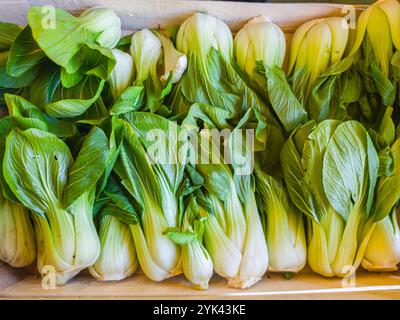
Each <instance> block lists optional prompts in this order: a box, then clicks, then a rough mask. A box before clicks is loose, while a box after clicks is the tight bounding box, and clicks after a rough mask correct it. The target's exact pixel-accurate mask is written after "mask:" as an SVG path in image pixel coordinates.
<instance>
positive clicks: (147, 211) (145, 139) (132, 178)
mask: <svg viewBox="0 0 400 320" xmlns="http://www.w3.org/2000/svg"><path fill="white" fill-rule="evenodd" d="M124 117H125V120H118V119H114V120H113V121H114V123H115V126H118V127H120V128H121V130H122V132H123V134H124V139H123V144H122V147H121V151H120V154H119V156H118V160H117V162H116V165H115V167H114V171H115V172H116V174H117V175H118V177H119V179H120V181H121V184H122V185H123V186H124V188H125V189H126V190H127V191H128V193H129V194H130V196H131V197H132V198H133V199H135V201H136V202H137V204H138V207H139V209H138V210H137V211H136V212H138V213H137V221H140V223H136V224H131V226H130V227H131V231H132V235H133V238H134V241H135V246H136V250H137V254H138V259H139V263H140V266H141V268H142V269H143V271H144V273H145V274H146V275H147V276H148V277H149V278H150V279H152V280H155V281H161V280H163V279H165V278H168V277H171V276H174V275H176V274H179V273H181V265H180V250H179V246H177V245H176V244H175V243H173V242H172V241H171V240H170V239H169V238H168V237H167V235H165V231H166V230H167V229H168V228H169V227H177V225H178V189H179V186H180V184H181V182H182V178H183V170H184V163H185V162H184V160H182V159H179V156H178V153H177V151H178V150H179V148H178V146H179V143H178V136H177V134H178V132H179V128H178V127H177V125H176V124H174V123H173V122H171V121H169V120H167V119H165V118H162V117H160V116H156V115H154V114H149V113H141V112H135V113H127V114H125V116H124ZM181 161H183V162H181Z"/></svg>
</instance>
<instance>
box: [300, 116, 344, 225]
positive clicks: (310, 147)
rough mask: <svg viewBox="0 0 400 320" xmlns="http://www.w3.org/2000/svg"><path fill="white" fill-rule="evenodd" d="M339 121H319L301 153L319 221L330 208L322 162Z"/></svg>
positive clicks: (305, 176)
mask: <svg viewBox="0 0 400 320" xmlns="http://www.w3.org/2000/svg"><path fill="white" fill-rule="evenodd" d="M339 124H340V122H339V121H336V120H326V121H323V122H321V123H320V124H319V125H318V126H317V127H316V128H315V130H313V131H312V132H311V133H310V134H309V136H308V139H307V142H306V143H305V144H304V150H303V155H302V165H303V168H304V171H305V172H304V182H305V183H306V184H307V189H308V190H311V192H312V194H313V198H314V201H315V202H314V203H315V204H316V206H317V208H318V211H317V212H316V213H317V215H318V219H319V221H320V220H321V218H322V216H323V215H325V214H326V213H327V212H328V211H329V208H330V203H329V201H328V198H327V196H326V194H325V192H324V179H325V178H324V177H323V176H322V172H323V162H324V156H325V153H326V151H327V147H328V145H329V143H330V141H331V139H332V136H333V133H334V132H335V130H336V129H337V127H338V126H339Z"/></svg>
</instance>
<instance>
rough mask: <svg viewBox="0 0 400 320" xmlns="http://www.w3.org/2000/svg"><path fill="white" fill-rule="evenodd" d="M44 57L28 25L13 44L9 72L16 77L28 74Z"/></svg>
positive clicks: (9, 58)
mask: <svg viewBox="0 0 400 320" xmlns="http://www.w3.org/2000/svg"><path fill="white" fill-rule="evenodd" d="M44 58H45V55H44V53H43V51H42V49H40V48H39V46H38V45H37V43H36V42H35V40H34V39H33V37H32V31H31V28H30V27H29V26H27V27H25V28H24V29H23V30H22V31H21V32H20V33H19V35H18V37H17V38H16V39H15V41H14V42H13V44H12V46H11V49H10V52H9V57H8V62H7V72H8V74H9V75H11V76H13V77H16V78H19V77H22V76H26V74H27V73H28V72H30V71H32V69H34V68H37V67H38V65H39V64H40V63H42V61H43V60H44Z"/></svg>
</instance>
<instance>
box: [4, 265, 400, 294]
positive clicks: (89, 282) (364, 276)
mask: <svg viewBox="0 0 400 320" xmlns="http://www.w3.org/2000/svg"><path fill="white" fill-rule="evenodd" d="M15 271H16V270H15V269H13V270H11V268H8V267H7V266H5V265H4V264H2V265H0V279H1V281H0V299H43V298H46V299H180V300H181V299H228V300H229V299H400V272H394V273H367V272H365V271H360V272H358V273H357V275H356V277H355V278H352V279H351V281H343V280H342V279H339V278H324V277H321V276H319V275H316V274H314V273H311V272H309V271H305V272H302V273H300V274H298V275H296V276H295V277H294V278H292V279H290V280H286V279H284V278H283V276H282V275H281V274H268V276H265V277H264V278H263V279H262V281H260V282H259V283H257V284H256V285H255V286H253V287H251V288H249V289H246V290H240V289H231V288H228V287H227V286H226V281H225V280H224V279H222V278H221V277H218V276H214V277H213V278H212V280H211V282H210V288H209V289H208V290H205V291H199V290H195V289H194V288H193V286H192V285H191V283H190V282H189V281H187V280H186V279H185V278H184V277H183V276H178V277H175V278H172V279H168V280H165V281H163V282H162V283H156V282H153V281H151V280H149V279H147V278H146V277H145V276H144V275H143V274H136V275H133V276H132V277H130V278H128V279H125V280H122V281H118V282H98V281H96V280H95V279H93V278H92V277H90V276H89V275H87V274H83V275H79V276H78V277H76V278H74V279H73V280H71V281H70V282H69V283H68V284H67V285H65V286H58V287H57V288H56V289H53V290H51V289H47V290H46V289H43V288H42V286H41V279H40V277H39V276H35V275H30V274H28V273H25V274H22V273H23V270H19V271H18V272H19V274H18V275H15Z"/></svg>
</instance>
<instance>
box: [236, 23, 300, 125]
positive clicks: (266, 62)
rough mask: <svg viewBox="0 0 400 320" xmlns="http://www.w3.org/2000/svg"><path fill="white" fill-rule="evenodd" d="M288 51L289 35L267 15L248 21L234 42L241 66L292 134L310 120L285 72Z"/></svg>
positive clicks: (238, 62)
mask: <svg viewBox="0 0 400 320" xmlns="http://www.w3.org/2000/svg"><path fill="white" fill-rule="evenodd" d="M285 48H286V39H285V34H284V33H283V31H282V30H281V29H280V28H279V27H278V26H277V25H275V24H274V23H272V21H271V20H270V19H269V18H268V17H264V16H260V17H256V18H253V19H251V20H250V21H249V22H247V23H246V24H245V26H244V27H243V28H242V29H241V30H240V31H239V32H238V33H237V34H236V36H235V39H234V53H235V61H236V64H237V66H238V67H239V69H241V71H243V72H244V73H245V74H246V75H247V76H248V77H249V83H250V84H251V85H252V86H253V87H254V88H255V89H256V91H257V92H258V93H260V94H261V95H262V97H263V98H264V100H265V101H268V102H269V104H270V106H271V108H272V110H273V111H274V112H275V115H276V116H277V119H278V120H279V122H280V124H281V125H282V126H283V128H284V129H285V131H287V132H290V131H292V130H293V129H294V128H296V127H297V126H298V125H299V124H300V123H302V122H304V121H305V120H306V118H307V113H306V111H305V109H304V107H303V106H302V105H301V104H300V102H299V101H298V100H297V98H296V96H295V95H294V93H293V92H292V89H291V88H290V86H289V83H288V82H287V80H286V75H285V73H284V72H283V70H282V64H283V61H284V58H285ZM288 110H290V112H289V111H288Z"/></svg>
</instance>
